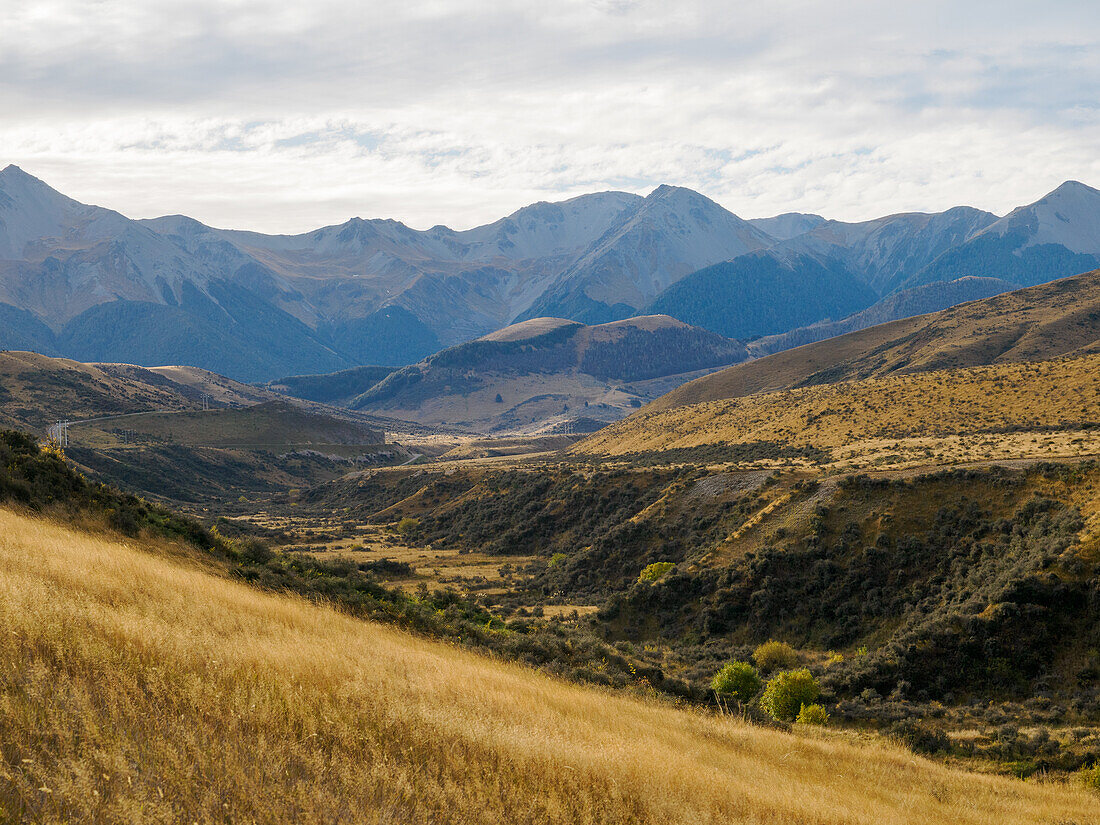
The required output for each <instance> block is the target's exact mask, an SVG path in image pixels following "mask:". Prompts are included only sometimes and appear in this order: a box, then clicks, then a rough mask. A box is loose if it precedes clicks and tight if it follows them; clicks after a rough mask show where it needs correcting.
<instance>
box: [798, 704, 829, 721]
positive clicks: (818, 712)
mask: <svg viewBox="0 0 1100 825" xmlns="http://www.w3.org/2000/svg"><path fill="white" fill-rule="evenodd" d="M794 721H795V723H796V724H798V725H827V724H829V714H828V713H826V712H825V708H823V707H821V705H803V706H802V709H801V710H800V711H799V712H798V718H797V719H795V720H794Z"/></svg>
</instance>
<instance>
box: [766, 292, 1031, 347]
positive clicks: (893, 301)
mask: <svg viewBox="0 0 1100 825" xmlns="http://www.w3.org/2000/svg"><path fill="white" fill-rule="evenodd" d="M1016 288H1017V287H1016V285H1015V284H1011V283H1009V282H1008V281H1003V280H1001V279H1000V278H976V277H973V276H967V277H965V278H959V279H957V280H954V281H936V282H934V283H931V284H925V285H924V286H918V287H913V288H912V289H906V290H903V291H902V292H895V293H894V294H892V295H889V296H887V297H886V298H883V299H882V300H880V301H878V302H876V303H874V304H872V305H871V306H869V307H867V309H864V310H861V311H860V312H857V313H855V314H853V315H849V316H848V317H847V318H844V319H842V320H840V321H819V322H818V323H816V324H810V325H809V326H805V327H799V328H798V329H792V330H790V331H789V332H784V333H781V334H779V335H771V336H766V337H764V338H761V339H759V340H756V341H753V342H752V344H751V345H750V346H749V351H750V352H751V353H752V354H753V355H754V356H757V357H760V356H764V355H771V354H772V353H774V352H782V351H783V350H785V349H792V348H793V347H800V346H802V345H804V344H812V343H814V342H815V341H824V340H825V339H826V338H835V337H836V336H838V335H844V334H846V333H849V332H856V331H857V330H861V329H867V327H873V326H877V325H879V324H886V323H889V322H890V321H898V320H900V319H902V318H912V317H913V316H915V315H927V314H928V313H930V312H938V311H939V310H941V309H948V308H950V307H953V306H957V305H958V304H964V303H966V302H968V301H979V300H981V299H982V298H991V297H993V296H994V295H1000V294H1001V293H1002V292H1011V291H1012V290H1014V289H1016Z"/></svg>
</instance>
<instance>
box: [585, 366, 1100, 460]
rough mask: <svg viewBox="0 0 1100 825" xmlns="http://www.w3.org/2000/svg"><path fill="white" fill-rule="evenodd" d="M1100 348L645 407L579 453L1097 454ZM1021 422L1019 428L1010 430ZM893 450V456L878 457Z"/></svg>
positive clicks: (903, 456) (925, 456)
mask: <svg viewBox="0 0 1100 825" xmlns="http://www.w3.org/2000/svg"><path fill="white" fill-rule="evenodd" d="M1097 423H1100V355H1086V356H1083V357H1079V358H1066V359H1057V360H1051V361H1038V362H1032V363H1020V364H999V365H996V366H989V367H972V368H967V369H954V370H941V371H937V372H923V373H913V374H906V375H894V376H890V377H887V378H871V379H865V380H863V381H851V382H845V383H840V384H828V385H823V386H814V387H804V388H800V389H793V390H784V391H781V392H771V393H759V394H756V395H749V396H745V397H741V398H729V399H723V400H717V401H704V402H700V403H696V404H690V405H687V406H682V407H672V408H667V409H658V410H651V409H645V410H642V411H641V412H639V413H636V414H635V415H633V416H631V417H630V418H628V419H626V420H624V421H621V422H619V423H617V424H612V425H611V426H610V427H606V428H605V429H603V430H600V431H599V432H597V433H595V434H594V435H592V436H591V437H589V438H587V439H585V440H584V441H582V442H580V443H579V444H577V445H576V446H575V447H574V448H573V452H575V453H579V454H584V455H607V456H616V455H626V454H629V453H635V452H642V451H647V450H667V449H670V448H676V447H698V446H701V445H707V444H719V443H732V444H738V443H751V442H755V441H768V442H778V443H781V444H784V445H791V446H814V447H821V448H824V449H826V450H829V451H830V452H831V453H832V462H829V463H836V464H837V465H838V466H841V467H845V468H849V467H853V466H859V465H860V464H866V463H872V462H873V463H894V464H899V465H902V464H905V463H921V462H923V463H929V462H930V460H931V459H936V460H937V461H938V462H940V463H943V462H945V461H948V462H949V461H965V460H977V459H979V458H980V459H997V460H1002V459H1011V458H1035V457H1044V458H1056V457H1065V456H1079V455H1088V454H1092V453H1096V452H1100V430H1098V429H1096V428H1095V427H1094V428H1092V429H1088V428H1083V427H1080V426H1078V425H1081V424H1091V425H1095V424H1097ZM1011 430H1015V432H1008V431H1011ZM884 457H892V458H889V459H888V460H887V461H879V460H878V459H882V458H884Z"/></svg>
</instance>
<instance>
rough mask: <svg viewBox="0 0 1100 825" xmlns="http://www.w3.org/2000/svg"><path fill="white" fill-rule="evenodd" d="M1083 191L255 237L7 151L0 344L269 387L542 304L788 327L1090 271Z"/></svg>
mask: <svg viewBox="0 0 1100 825" xmlns="http://www.w3.org/2000/svg"><path fill="white" fill-rule="evenodd" d="M1098 205H1100V193H1097V192H1096V190H1093V189H1090V188H1089V187H1087V186H1084V185H1083V184H1079V183H1073V182H1070V183H1067V184H1065V185H1063V186H1062V187H1059V189H1057V190H1055V192H1052V193H1051V194H1050V195H1048V196H1047V197H1045V198H1043V199H1042V200H1040V201H1038V202H1036V203H1035V204H1032V205H1030V206H1028V207H1021V208H1020V209H1017V210H1015V211H1014V212H1012V213H1011V214H1009V215H1008V216H1006V217H1005V218H1001V219H998V218H997V217H996V216H995V215H991V214H989V213H987V212H981V211H980V210H976V209H971V208H968V207H959V208H956V209H949V210H947V211H946V212H943V213H939V214H923V213H909V214H901V215H892V216H888V217H885V218H878V219H875V220H872V221H865V222H861V223H843V222H839V221H830V220H825V219H824V218H822V217H820V216H817V215H806V214H800V213H787V214H783V215H777V216H775V217H772V218H762V219H757V220H754V221H744V220H742V219H741V218H739V217H737V216H736V215H733V214H732V213H730V212H728V211H727V210H725V209H723V208H722V207H721V206H719V205H718V204H716V203H714V202H713V201H711V200H709V199H707V198H705V197H704V196H702V195H700V194H698V193H697V192H693V191H691V190H689V189H683V188H679V187H672V186H661V187H658V188H657V189H655V190H654V191H653V192H651V193H650V194H649V195H648V196H646V197H640V196H638V195H633V194H629V193H625V192H600V193H596V194H591V195H582V196H580V197H576V198H572V199H570V200H567V201H563V202H561V203H537V204H533V205H531V206H527V207H524V208H522V209H519V210H517V211H516V212H514V213H512V214H511V215H509V216H508V217H506V218H502V219H500V220H498V221H495V222H493V223H491V224H487V225H485V226H480V227H475V228H473V229H469V230H463V231H456V230H453V229H449V228H447V227H444V226H436V227H433V228H431V229H428V230H424V231H420V230H415V229H411V228H410V227H408V226H405V225H404V224H402V223H400V222H398V221H394V220H384V219H371V220H364V219H362V218H353V219H351V220H349V221H347V222H345V223H342V224H339V225H335V226H328V227H322V228H320V229H316V230H313V231H311V232H306V233H302V234H299V235H264V234H260V233H255V232H241V231H235V230H224V229H216V228H213V227H209V226H206V225H204V224H202V223H199V222H198V221H195V220H193V219H191V218H188V217H185V216H181V215H175V216H167V217H162V218H156V219H153V220H142V221H135V220H130V219H128V218H126V217H125V216H123V215H120V214H119V213H117V212H114V211H112V210H109V209H103V208H100V207H96V206H89V205H86V204H82V203H79V202H77V201H74V200H73V199H71V198H68V197H66V196H65V195H63V194H61V193H60V192H57V191H55V190H53V189H51V188H50V187H49V186H47V185H46V184H45V183H43V182H42V181H40V180H38V179H37V178H34V177H33V176H31V175H29V174H27V173H26V172H23V171H22V170H20V169H18V168H17V167H14V166H9V167H7V168H5V169H3V170H2V171H0V348H3V347H8V348H21V349H33V350H35V351H39V352H43V353H51V354H57V355H64V356H68V357H73V358H76V359H79V360H85V361H88V360H94V361H111V362H116V361H118V362H121V361H125V362H136V363H141V364H144V365H157V364H181V363H183V364H192V365H195V366H199V367H203V368H207V369H211V370H215V371H217V372H219V373H223V374H226V375H229V376H231V377H233V378H236V379H240V380H247V381H261V382H262V381H270V380H273V379H275V378H277V377H279V376H285V375H299V374H301V375H311V374H322V373H328V372H333V371H339V370H344V369H349V368H352V367H355V366H358V365H363V364H376V365H383V366H392V367H399V366H404V365H407V364H410V363H414V362H417V361H419V360H421V359H423V358H425V357H426V356H428V355H430V354H432V353H433V352H437V351H439V350H441V349H443V348H447V347H451V346H454V345H457V344H461V343H464V342H467V341H471V340H474V339H477V338H480V337H482V336H484V335H487V334H489V333H491V332H493V331H495V330H499V329H502V328H504V327H507V326H508V325H509V324H512V323H515V322H516V321H520V320H524V319H531V318H536V317H561V318H566V319H568V320H571V321H576V322H581V323H586V324H595V323H605V322H608V321H611V320H616V319H624V318H627V317H632V316H636V315H645V314H653V313H665V314H669V315H672V316H674V317H677V318H679V319H680V320H681V321H684V322H686V323H689V324H693V325H699V326H703V327H705V328H708V329H710V330H711V331H712V332H717V333H719V334H721V335H723V336H725V337H752V336H760V335H765V336H766V335H775V334H783V333H786V332H789V331H791V330H792V329H794V328H798V327H803V326H806V325H812V324H815V323H820V322H825V321H841V320H843V319H845V318H846V317H847V316H849V315H852V314H853V313H856V312H859V311H862V310H864V309H866V308H868V307H870V306H871V305H872V304H874V303H875V302H877V301H879V300H881V299H883V298H886V297H888V296H890V295H893V294H894V293H900V292H903V291H906V290H909V289H912V288H915V287H925V286H928V285H929V284H934V283H938V282H941V281H944V282H946V281H957V280H958V279H960V278H963V277H972V276H973V277H984V278H996V279H998V280H1002V281H1007V282H1009V283H1011V284H1014V285H1017V284H1019V285H1028V284H1033V283H1039V282H1043V281H1046V280H1051V279H1053V278H1057V277H1062V276H1066V275H1072V274H1075V273H1077V272H1080V271H1084V270H1086V269H1091V268H1093V267H1095V266H1098V265H1100V210H1098V209H1097V206H1098ZM731 262H732V263H731ZM715 267H717V268H715ZM964 293H965V294H964ZM931 294H932V293H930V292H925V293H923V295H924V297H923V298H921V299H920V301H917V300H915V299H913V300H910V299H905V300H902V301H899V302H897V303H895V304H894V305H892V308H889V309H887V308H885V307H880V308H879V310H876V312H878V313H879V314H878V315H876V316H875V317H876V318H880V317H886V316H887V315H888V314H890V313H891V312H892V313H894V314H897V313H900V312H902V311H908V310H906V309H905V308H904V307H906V306H909V307H910V308H911V307H912V306H915V305H918V304H920V303H921V301H924V300H926V299H928V296H929V295H931ZM936 294H938V295H939V296H940V297H939V300H941V301H942V300H947V299H949V298H950V297H951V296H958V297H967V294H968V293H966V290H959V289H955V290H954V291H952V290H941V291H939V292H937V293H936ZM918 308H919V307H918ZM868 317H870V316H868ZM859 323H862V321H860V322H859ZM823 329H824V328H823V327H819V328H818V329H817V332H816V333H815V334H817V333H821V332H822V331H823Z"/></svg>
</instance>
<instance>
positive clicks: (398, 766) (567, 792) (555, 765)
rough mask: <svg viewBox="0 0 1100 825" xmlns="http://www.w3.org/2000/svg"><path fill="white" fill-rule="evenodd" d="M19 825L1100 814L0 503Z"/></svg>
mask: <svg viewBox="0 0 1100 825" xmlns="http://www.w3.org/2000/svg"><path fill="white" fill-rule="evenodd" d="M0 627H2V629H3V632H2V633H0V733H2V743H0V747H2V755H3V761H2V762H0V816H2V817H4V818H6V820H7V821H31V822H36V821H40V822H62V821H64V822H143V823H145V822H235V823H247V822H272V823H275V822H278V823H284V822H306V823H310V822H360V821H362V822H395V823H396V822H401V823H405V822H486V823H488V822H493V823H497V822H509V823H513V822H591V823H596V822H662V823H665V822H692V823H705V822H722V823H739V822H760V823H762V822H768V823H800V824H801V823H867V825H871V823H875V824H876V825H884V824H887V825H888V823H902V822H905V823H915V822H921V823H989V824H990V825H992V824H993V823H998V825H1010V824H1011V823H1020V825H1023V823H1027V824H1028V825H1032V823H1055V822H1058V823H1069V822H1076V823H1080V824H1081V825H1084V823H1087V822H1096V821H1098V820H1100V802H1098V800H1097V799H1096V798H1095V797H1092V796H1090V795H1089V794H1088V793H1087V792H1086V791H1084V790H1082V789H1078V788H1073V787H1067V786H1062V785H1043V784H1036V783H1026V784H1025V783H1022V782H1019V781H1015V780H1008V779H1004V778H994V777H987V776H975V775H968V774H965V773H961V772H958V771H954V770H950V769H948V768H946V767H943V766H940V765H937V764H933V763H930V762H926V761H923V760H921V759H918V758H916V757H914V756H912V755H910V754H909V753H907V752H904V751H901V750H895V749H892V748H887V747H882V746H873V745H859V744H857V743H852V742H849V741H847V740H843V739H840V738H832V737H820V738H814V737H810V736H792V735H789V734H784V733H781V732H776V731H771V730H765V729H760V728H754V727H748V726H745V725H743V724H741V723H739V722H736V721H733V720H731V719H729V718H725V719H723V718H716V717H708V716H704V715H702V714H699V713H695V712H690V711H682V710H676V709H673V708H669V707H666V706H663V705H659V704H655V703H649V702H646V701H642V700H637V699H633V698H629V697H625V696H621V695H613V694H610V693H605V692H599V691H594V690H585V689H582V688H579V687H574V686H570V685H566V684H564V683H561V682H558V681H554V680H552V679H549V678H546V677H543V676H540V675H537V674H535V673H533V672H531V671H528V670H525V669H522V668H520V667H517V666H513V665H506V664H502V663H497V662H492V661H488V660H485V659H482V658H478V657H477V656H475V655H473V654H470V653H467V652H462V651H460V650H457V649H453V648H449V647H446V646H444V645H440V644H436V643H432V642H428V641H425V640H422V639H418V638H415V637H412V636H407V635H402V634H401V633H399V632H396V631H391V630H388V629H386V628H382V627H379V626H375V625H372V624H368V623H364V622H360V621H357V620H354V619H351V618H348V617H345V616H342V615H339V614H337V613H335V612H333V611H330V610H327V609H325V608H322V607H318V606H314V605H310V604H307V603H304V602H301V601H297V600H295V599H292V598H288V597H279V596H274V595H270V594H265V593H262V592H259V591H255V590H251V589H249V588H248V587H246V586H244V585H241V584H238V583H235V582H232V581H229V580H226V579H222V578H218V577H216V576H214V575H212V574H211V573H210V572H208V571H204V570H203V569H201V568H200V567H199V566H198V565H197V564H191V563H188V562H187V561H186V560H180V559H173V558H171V557H169V556H166V555H163V554H162V555H156V554H153V553H150V552H148V551H145V550H142V549H139V548H137V547H130V546H125V545H120V544H117V543H114V542H112V541H108V540H103V539H99V538H94V537H89V536H88V535H84V534H79V533H74V532H71V531H69V530H67V529H64V528H62V527H59V526H56V525H53V524H49V523H46V522H42V521H37V520H32V519H29V518H26V517H23V516H20V515H15V514H13V513H11V512H9V511H4V510H0Z"/></svg>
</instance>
